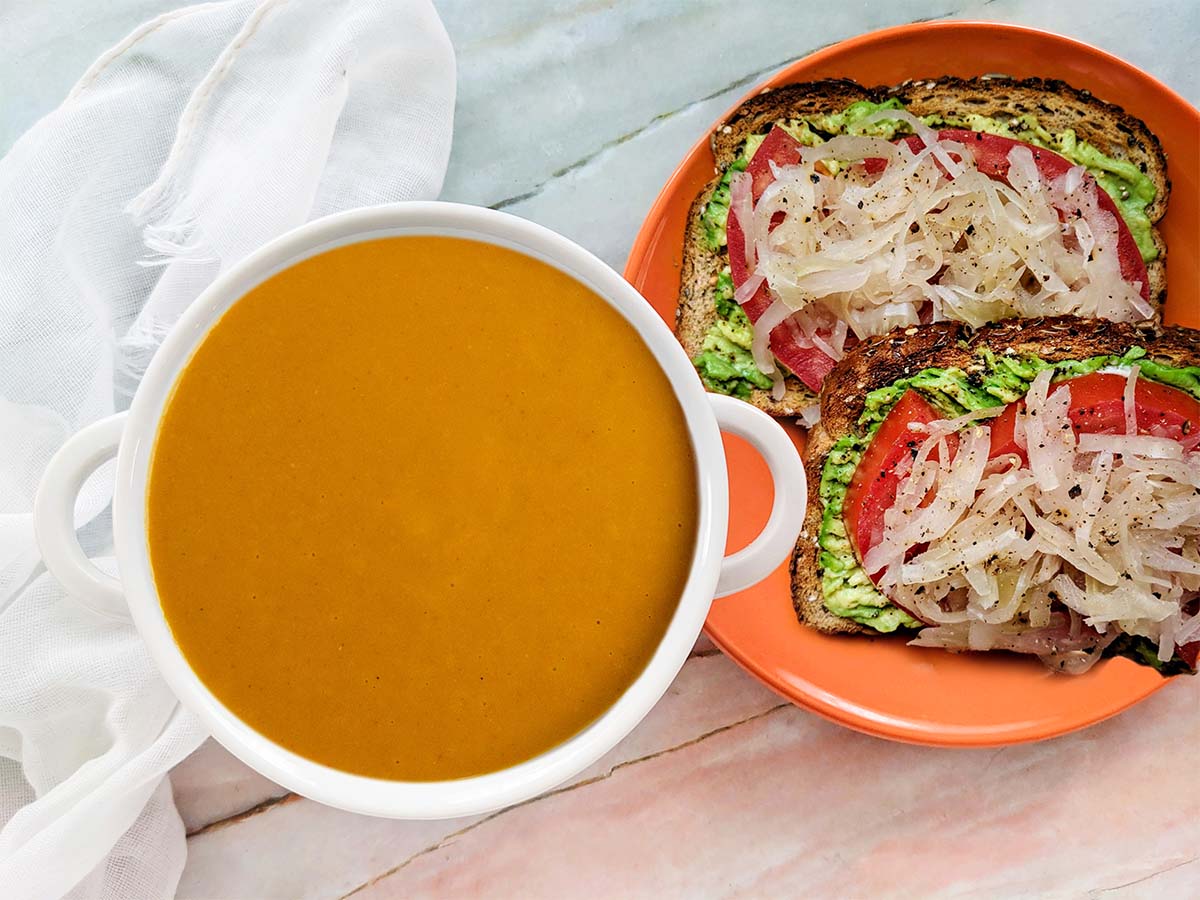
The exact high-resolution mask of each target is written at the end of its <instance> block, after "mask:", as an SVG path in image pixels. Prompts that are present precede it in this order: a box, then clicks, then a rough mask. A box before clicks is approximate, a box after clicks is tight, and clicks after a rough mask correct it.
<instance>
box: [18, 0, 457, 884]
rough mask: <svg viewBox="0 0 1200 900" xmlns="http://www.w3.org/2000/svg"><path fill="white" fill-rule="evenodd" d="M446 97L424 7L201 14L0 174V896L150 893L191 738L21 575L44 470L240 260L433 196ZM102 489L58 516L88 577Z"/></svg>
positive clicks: (108, 625) (102, 550) (110, 641)
mask: <svg viewBox="0 0 1200 900" xmlns="http://www.w3.org/2000/svg"><path fill="white" fill-rule="evenodd" d="M14 87H16V86H14ZM18 89H19V88H18ZM454 91H455V72H454V54H453V50H452V49H451V46H450V42H449V39H448V38H447V36H446V33H445V30H444V29H443V28H442V24H441V22H440V20H439V19H438V17H437V14H436V12H435V11H434V9H433V7H432V5H431V4H430V3H429V0H265V2H248V0H247V2H241V0H234V2H223V3H206V4H202V5H199V6H192V7H189V8H186V9H181V10H179V11H177V12H173V13H169V14H167V15H164V16H160V17H159V18H157V19H155V20H153V21H151V22H148V23H146V24H145V25H143V26H142V27H141V28H139V29H137V30H136V31H135V32H134V33H133V34H131V35H130V36H129V37H128V38H126V39H125V40H124V41H122V42H121V43H120V44H119V45H118V46H116V47H114V48H113V49H112V50H110V51H109V52H108V53H106V54H105V55H104V56H102V57H101V58H100V59H99V60H97V61H96V63H95V64H94V65H93V66H92V67H91V69H90V70H89V71H88V72H87V73H86V74H85V75H84V77H83V79H82V80H81V81H80V82H79V84H78V85H77V86H76V87H75V89H74V90H73V91H72V92H71V94H70V96H69V97H68V98H67V100H66V102H64V103H63V105H62V106H61V107H60V108H59V109H58V110H56V111H55V112H53V113H51V114H50V115H49V116H47V117H46V118H45V119H43V120H42V121H41V122H39V123H38V124H37V125H36V126H35V127H34V128H33V129H32V130H30V131H29V132H28V133H27V134H26V135H24V136H23V137H22V138H21V139H20V140H19V141H18V142H17V144H16V145H15V146H14V147H13V149H12V151H11V152H10V153H9V154H8V155H7V156H6V157H5V158H4V159H2V160H0V823H4V825H3V829H2V830H0V896H3V897H4V898H6V900H20V898H36V900H45V898H53V897H58V896H62V895H64V894H66V893H68V892H70V894H71V896H72V897H88V898H113V900H116V898H122V900H125V898H142V897H169V896H171V895H172V894H173V893H174V890H175V886H176V884H177V883H178V880H179V875H180V872H181V871H182V868H183V862H184V857H185V854H186V850H185V846H186V845H185V841H184V833H183V826H182V823H181V822H180V819H179V815H178V813H177V812H176V810H175V805H174V801H173V799H172V797H171V790H170V783H169V781H168V780H167V779H166V778H164V774H165V773H166V772H167V771H168V770H169V769H170V768H171V766H173V765H175V764H176V763H177V762H179V761H180V760H181V759H183V757H185V756H186V755H187V754H188V753H190V752H191V751H192V750H193V749H194V748H195V747H196V746H197V745H198V744H199V743H200V741H201V740H202V739H203V737H204V734H203V732H202V730H201V728H200V727H199V725H198V723H197V722H196V721H195V720H194V718H193V717H192V716H191V715H190V714H188V713H187V712H186V711H184V710H182V709H181V708H180V707H179V706H178V704H177V702H176V700H175V698H174V697H173V696H172V695H171V694H170V692H169V691H168V690H167V688H166V686H165V685H164V684H163V682H162V681H161V680H160V679H159V677H158V675H157V674H156V672H155V671H154V668H153V666H152V664H151V662H150V660H149V658H148V656H147V654H146V652H145V649H144V648H143V646H142V643H141V641H140V640H139V639H138V636H137V633H136V631H135V630H134V629H133V627H132V626H131V625H128V624H122V623H120V622H114V621H106V620H104V619H101V618H99V617H97V616H95V615H93V614H91V613H89V612H86V611H85V610H83V609H82V608H81V607H80V606H79V605H77V604H76V603H75V602H74V601H73V600H71V599H70V598H69V597H67V596H66V595H65V594H64V592H63V590H62V589H61V588H60V587H59V585H58V584H57V583H56V582H55V581H54V580H53V578H51V577H50V576H49V575H48V574H46V572H45V570H44V568H43V567H42V566H41V564H40V561H39V558H38V553H37V549H36V546H35V544H34V538H33V526H32V516H31V511H32V508H33V498H34V493H35V490H36V488H37V483H38V479H39V476H40V474H41V472H42V470H43V468H44V467H45V465H46V462H47V460H48V459H49V458H50V456H51V455H52V454H53V453H54V451H55V450H56V449H57V448H58V447H59V446H60V445H61V444H62V442H63V441H64V440H65V439H66V438H67V437H68V436H69V435H70V434H72V433H73V432H74V431H76V430H77V429H79V428H80V427H81V426H83V425H85V424H87V423H89V422H92V421H94V420H96V419H99V418H101V417H103V416H106V415H109V414H111V413H113V412H115V411H118V410H121V409H124V408H126V407H127V406H128V405H129V400H130V398H131V396H132V393H133V391H134V389H135V388H136V386H137V380H138V378H139V377H140V375H141V373H142V372H144V371H145V367H146V365H147V363H148V361H149V358H150V356H151V355H152V354H153V352H154V350H155V348H156V347H157V346H158V344H159V342H160V340H161V338H162V337H163V335H164V333H165V332H166V330H167V329H168V328H170V326H171V324H172V323H173V322H174V321H175V320H176V318H177V317H178V316H179V314H180V313H181V312H182V310H183V309H184V308H185V307H187V305H188V304H189V303H190V302H191V301H192V300H193V299H194V298H195V297H196V296H197V295H198V294H199V292H200V291H201V290H202V289H203V288H204V287H205V286H206V285H207V284H208V283H209V282H210V281H212V279H213V278H214V277H215V276H216V275H218V274H219V273H220V272H221V271H223V270H225V269H226V268H228V267H229V266H230V265H231V264H233V263H235V262H237V261H238V260H239V259H240V258H242V257H243V256H245V255H246V254H247V253H249V252H250V251H251V250H253V249H254V248H256V247H257V246H259V245H260V244H262V243H263V242H265V241H267V240H268V239H270V238H272V237H274V236H275V235H278V234H280V233H281V232H283V231H286V230H287V229H289V228H292V227H293V226H295V225H298V224H300V223H302V222H304V221H306V220H308V219H312V218H316V217H318V216H322V215H325V214H327V213H331V212H335V211H337V210H340V209H346V208H349V207H354V206H363V205H369V204H375V203H381V202H386V201H393V200H404V199H425V198H432V197H435V196H437V193H438V191H439V190H440V189H441V183H442V177H443V175H444V173H445V169H446V162H447V159H448V157H449V152H450V134H451V126H452V120H453V109H454ZM103 475H104V473H103V472H101V473H97V475H96V476H95V477H93V478H92V479H91V481H90V482H89V484H88V485H86V486H85V490H84V491H83V493H82V494H81V497H80V501H79V504H78V506H77V508H76V520H77V523H78V524H79V526H80V528H81V539H82V541H83V543H84V546H85V549H87V550H88V552H89V553H90V554H91V555H92V556H93V557H94V558H96V559H97V560H98V561H99V562H100V564H101V565H102V566H107V567H110V568H111V566H112V561H111V554H112V545H111V541H112V536H111V529H110V513H109V510H108V503H109V497H110V495H111V492H110V483H111V477H112V476H111V471H110V472H109V473H108V478H107V479H105V478H104V477H103ZM106 481H107V482H108V483H106Z"/></svg>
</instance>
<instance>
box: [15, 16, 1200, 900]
mask: <svg viewBox="0 0 1200 900" xmlns="http://www.w3.org/2000/svg"><path fill="white" fill-rule="evenodd" d="M174 5H176V4H175V3H173V2H171V0H99V2H86V3H85V2H81V0H55V2H52V3H40V2H39V3H32V2H29V3H20V2H14V0H10V2H8V3H0V34H2V35H4V38H5V42H6V45H8V46H7V48H6V50H7V52H6V54H5V56H4V57H3V58H0V96H3V98H4V103H3V104H0V152H3V151H4V150H6V149H7V148H8V146H9V145H10V144H11V143H12V141H13V140H14V139H15V138H16V136H17V135H19V134H20V133H21V132H22V131H23V130H25V128H27V127H28V126H29V125H30V124H31V123H32V122H33V121H34V120H35V119H36V118H37V117H38V116H40V115H41V114H43V113H44V112H46V111H48V110H49V109H50V108H51V107H53V106H54V105H55V104H56V103H57V102H59V100H61V98H62V97H63V96H64V95H65V94H66V92H67V90H68V89H69V88H70V86H71V85H72V83H73V82H74V81H75V80H76V78H77V77H78V76H79V75H80V74H81V73H82V71H83V70H84V68H85V67H86V66H87V64H88V63H90V62H91V60H92V59H94V58H95V57H96V56H97V55H99V53H100V52H102V51H103V50H104V49H105V48H107V47H108V46H109V45H111V44H113V43H115V42H116V41H117V40H118V39H120V38H121V37H122V36H124V35H125V34H126V33H127V32H128V31H130V30H131V29H132V28H133V27H134V26H135V25H136V24H138V23H139V22H140V21H142V20H144V19H146V18H149V17H150V16H152V15H154V14H157V13H158V12H161V11H162V10H164V9H167V8H169V7H172V6H174ZM438 7H439V10H440V11H441V13H442V16H443V19H444V20H445V22H446V25H447V28H448V30H449V32H450V35H451V38H452V39H453V41H454V44H455V48H456V50H457V53H458V64H459V87H458V91H459V100H458V109H457V120H456V127H455V142H454V151H453V154H452V157H451V163H450V170H449V173H448V175H447V178H446V185H445V191H444V197H445V198H447V199H452V200H460V201H465V202H469V203H475V204H480V205H486V206H493V207H500V208H504V209H507V210H509V211H510V212H513V213H516V214H518V215H521V216H524V217H527V218H530V219H533V220H536V221H538V222H541V223H543V224H545V225H547V226H549V227H551V228H554V229H556V230H558V231H561V232H563V233H565V234H567V235H569V236H570V237H572V238H574V239H575V240H577V241H579V242H580V243H582V244H583V245H584V246H586V247H588V248H590V249H592V250H593V251H595V252H596V253H598V254H599V255H600V256H601V257H603V258H604V259H605V260H607V261H608V262H609V263H611V264H612V265H614V266H616V267H617V268H620V267H621V266H622V265H623V263H624V260H625V257H626V254H627V253H628V250H629V247H630V244H631V243H632V240H633V236H634V234H635V232H636V231H637V228H638V225H639V223H640V222H641V219H642V217H643V216H644V214H645V212H646V210H647V209H648V208H649V206H650V204H651V202H652V200H653V199H654V196H655V195H656V193H657V192H658V190H659V188H660V187H661V186H662V184H663V182H664V181H665V180H666V178H667V176H668V175H669V174H670V171H671V169H672V168H673V167H674V165H675V163H676V162H677V160H678V159H679V158H680V157H681V156H682V154H683V152H684V151H685V150H686V149H687V147H688V146H689V145H690V144H691V143H692V142H693V141H694V140H695V139H696V137H697V136H698V135H700V134H702V133H703V132H704V130H705V128H706V127H707V126H708V125H709V124H710V123H711V122H712V121H713V120H714V119H715V118H716V117H717V116H718V115H719V114H720V113H721V112H722V111H723V110H724V109H725V108H726V107H728V106H729V105H730V104H731V103H732V102H733V101H734V100H735V99H736V98H737V96H738V95H739V94H740V93H742V92H744V91H745V90H746V89H747V88H748V87H749V86H750V85H751V84H753V83H754V82H755V81H757V80H759V79H760V78H762V77H764V76H765V75H767V74H769V73H770V72H772V71H773V70H775V69H777V68H779V67H781V66H782V65H784V64H786V63H788V62H790V61H791V60H793V59H795V58H797V57H800V56H803V55H805V54H806V53H808V52H809V51H811V50H814V49H816V48H817V47H820V46H823V45H825V44H828V43H830V42H833V41H836V40H839V39H841V38H844V37H848V36H850V35H853V34H857V33H860V32H864V31H869V30H872V29H875V28H878V27H882V26H886V25H893V24H899V23H903V22H910V21H922V20H928V19H932V18H944V17H953V18H987V19H996V20H1003V21H1010V22H1017V23H1022V24H1027V25H1032V26H1036V27H1041V28H1047V29H1051V30H1056V31H1062V32H1065V33H1068V34H1072V35H1074V36H1076V37H1079V38H1082V39H1083V40H1086V41H1089V42H1092V43H1094V44H1096V45H1099V46H1101V47H1103V48H1104V49H1106V50H1109V51H1111V52H1113V53H1116V54H1117V55H1119V56H1122V57H1124V58H1126V59H1128V60H1130V61H1131V62H1133V63H1135V64H1136V65H1139V66H1141V67H1142V68H1144V69H1146V70H1147V71H1149V72H1150V73H1152V74H1153V75H1155V76H1156V77H1158V78H1160V79H1161V80H1163V81H1164V82H1166V83H1167V84H1169V85H1171V86H1172V87H1173V88H1175V90H1177V91H1178V92H1180V93H1181V94H1182V95H1183V96H1184V97H1185V98H1187V99H1188V100H1190V101H1191V102H1193V103H1200V69H1198V68H1197V67H1196V65H1195V59H1194V43H1195V39H1196V38H1197V37H1198V36H1200V6H1198V5H1196V4H1195V3H1193V2H1191V0H1143V2H1141V3H1139V4H1136V5H1134V4H1127V3H1123V2H1121V0H1071V2H1056V3H1047V2H1044V0H986V2H970V3H965V4H964V3H962V2H961V0H937V2H931V0H893V2H887V3H875V4H872V3H865V2H861V3H860V2H856V3H835V4H796V3H793V2H786V0H769V2H761V3H750V2H747V3H743V4H740V5H738V6H737V7H736V9H737V11H738V12H739V13H741V15H740V16H736V17H734V18H733V20H732V21H731V16H730V10H731V7H730V5H729V4H728V3H725V2H718V0H703V2H688V3H683V2H670V0H658V2H639V3H633V2H629V3H626V4H618V3H608V2H594V0H566V2H558V3H551V2H538V0H519V2H511V3H509V2H506V3H484V2H481V0H475V2H466V0H462V2H459V0H454V2H441V3H438ZM735 26H736V27H735ZM718 34H719V35H720V38H721V39H720V41H719V42H718V41H715V40H714V37H715V36H716V35H718ZM16 84H19V85H20V90H16V89H14V87H13V86H14V85H16ZM1198 746H1200V678H1198V679H1191V680H1177V681H1176V682H1174V683H1172V684H1170V685H1168V686H1167V687H1166V688H1165V689H1164V690H1163V691H1161V692H1159V693H1158V694H1156V695H1155V696H1153V697H1152V698H1150V699H1149V700H1147V701H1146V702H1145V703H1143V704H1141V705H1140V706H1138V707H1137V708H1135V709H1133V710H1131V711H1130V712H1127V713H1126V714H1124V715H1122V716H1120V717H1118V718H1116V719H1113V720H1110V721H1108V722H1105V723H1102V724H1100V725H1098V726H1095V727H1093V728H1090V729H1088V730H1086V731H1083V732H1081V733H1077V734H1074V735H1071V736H1068V737H1064V738H1060V739H1058V740H1055V741H1050V742H1045V743H1041V744H1035V745H1028V746H1017V747H1009V748H1005V749H1000V750H995V749H992V750H960V751H951V750H933V749H928V748H919V747H910V746H904V745H900V744H893V743H888V742H885V741H881V740H878V739H875V738H871V737H867V736H864V735H860V734H857V733H854V732H852V731H848V730H846V729H843V728H840V727H838V726H836V725H833V724H830V723H828V722H825V721H823V720H821V719H819V718H817V717H815V716H813V715H810V714H807V713H805V712H803V711H802V710H799V709H796V708H794V707H792V706H790V705H788V704H786V703H783V702H781V701H780V699H779V698H778V697H777V696H776V695H774V694H773V693H771V692H770V691H769V690H768V689H767V688H765V687H763V686H761V685H760V684H758V683H757V682H756V681H754V680H753V679H752V678H750V677H749V676H748V675H746V674H745V673H743V672H742V671H741V670H740V669H738V668H737V666H735V665H734V664H733V663H731V662H730V661H729V660H727V659H726V658H724V657H723V656H722V655H721V654H720V653H719V652H718V651H717V650H715V649H714V648H713V647H712V646H711V645H710V644H709V643H708V642H707V641H706V640H705V639H703V638H702V639H701V641H700V642H699V644H698V645H697V648H696V650H695V651H694V653H693V655H692V656H691V658H690V659H689V660H688V662H687V664H686V665H685V667H684V669H683V671H682V672H681V673H680V675H679V677H678V679H677V680H676V682H675V684H674V685H673V686H672V687H671V689H670V691H669V692H668V693H667V695H666V696H665V697H664V698H663V700H662V701H661V702H660V703H659V704H658V706H657V707H656V708H655V709H654V711H653V712H652V713H651V714H650V715H649V717H648V718H647V719H646V720H645V722H643V724H642V725H641V726H640V727H639V728H637V729H636V730H635V731H634V732H633V734H631V735H630V736H629V738H627V739H626V740H625V741H624V742H622V743H621V744H620V745H619V746H618V747H617V748H615V749H614V750H613V751H612V752H611V753H610V754H608V756H606V757H605V758H604V759H602V760H601V761H600V762H599V763H597V764H596V765H595V766H593V767H592V768H591V769H589V770H588V771H586V772H585V773H583V774H582V775H581V776H580V777H578V778H576V779H574V780H573V781H572V782H570V783H568V784H567V785H565V786H563V787H561V788H559V789H557V790H554V791H552V792H550V793H548V794H546V795H544V796H543V797H540V798H538V799H535V800H532V801H529V802H527V803H524V804H522V805H520V806H517V807H514V808H512V809H509V810H506V811H503V812H499V813H494V814H492V815H488V816H482V817H475V818H470V819H459V820H453V821H443V822H392V821H385V820H378V819H370V818H366V817H360V816H355V815H351V814H348V813H343V812H339V811H337V810H333V809H330V808H328V807H324V806H321V805H319V804H317V803H313V802H310V801H308V800H305V799H302V798H300V797H297V796H294V795H290V794H288V793H287V792H285V791H284V790H283V789H282V788H279V787H278V786H276V785H274V784H271V783H270V782H268V781H267V780H266V779H264V778H262V777H260V776H258V775H256V774H255V773H253V772H251V771H250V770H248V769H247V768H246V767H244V766H243V765H242V764H240V763H239V762H237V761H236V760H234V759H233V758H232V757H231V756H230V755H229V754H227V753H226V752H225V751H224V750H223V749H221V748H220V747H219V746H217V745H216V744H214V743H212V742H209V743H208V744H206V745H205V746H203V747H202V748H201V749H200V750H199V751H198V752H197V753H196V754H195V755H193V756H192V757H191V758H190V759H188V760H187V761H186V762H184V763H183V764H182V765H181V766H179V768H178V769H177V770H176V771H175V772H174V774H173V783H174V789H175V796H176V799H177V801H178V804H179V808H180V811H181V813H182V815H183V819H184V821H185V823H186V826H187V829H188V833H189V858H188V863H187V868H186V870H185V871H184V874H183V878H182V881H181V883H180V886H179V896H180V897H183V898H216V897H222V898H225V897H230V898H232V897H246V898H259V897H270V898H274V897H289V898H293V897H305V898H308V897H311V898H339V897H345V896H350V895H353V896H355V897H361V898H367V897H420V896H439V897H441V896H449V897H458V896H468V895H476V894H486V895H491V896H504V897H507V896H514V897H515V896H521V897H581V896H674V895H682V894H684V893H687V894H691V895H697V896H711V895H721V896H725V895H750V896H798V895H800V896H888V897H910V896H911V897H925V896H931V895H936V896H949V897H954V896H1053V897H1106V898H1107V897H1152V896H1160V895H1173V896H1200V781H1197V779H1196V778H1195V769H1196V766H1195V763H1194V760H1195V754H1196V748H1197V747H1198Z"/></svg>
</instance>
